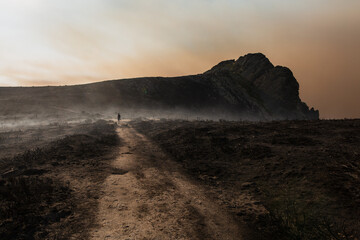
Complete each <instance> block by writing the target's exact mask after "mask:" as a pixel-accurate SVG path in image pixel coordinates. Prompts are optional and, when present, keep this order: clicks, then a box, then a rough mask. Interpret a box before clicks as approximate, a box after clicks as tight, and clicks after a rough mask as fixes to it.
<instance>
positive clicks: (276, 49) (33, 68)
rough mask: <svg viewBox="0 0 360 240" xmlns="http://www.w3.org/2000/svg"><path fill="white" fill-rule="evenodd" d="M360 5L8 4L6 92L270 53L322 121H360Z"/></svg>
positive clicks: (94, 0) (2, 18) (231, 1)
mask: <svg viewBox="0 0 360 240" xmlns="http://www.w3.org/2000/svg"><path fill="white" fill-rule="evenodd" d="M359 12H360V1H359V0H346V1H344V0H292V1H288V0H251V1H249V0H151V1H149V0H72V1H66V0H0V85H1V86H38V85H65V84H80V83H87V82H95V81H101V80H106V79H120V78H130V77H140V76H177V75H189V74H196V73H201V72H204V71H206V70H208V69H209V68H211V67H212V66H213V65H215V64H217V63H218V62H219V61H222V60H226V59H236V58H238V57H239V56H241V55H244V54H246V53H250V52H262V53H264V54H265V55H266V56H267V57H268V58H269V59H270V60H271V61H272V62H273V63H274V64H275V65H284V66H287V67H289V68H290V69H291V70H292V71H293V72H294V75H295V77H296V78H297V80H298V81H299V83H300V94H301V98H302V99H303V100H304V101H305V102H307V103H308V105H310V106H314V107H315V108H317V109H319V110H320V113H321V117H324V118H343V117H348V118H352V117H357V118H360V106H359V103H360V70H359V69H360V14H359Z"/></svg>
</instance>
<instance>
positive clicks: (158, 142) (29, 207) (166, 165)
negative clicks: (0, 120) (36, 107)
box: [0, 120, 360, 240]
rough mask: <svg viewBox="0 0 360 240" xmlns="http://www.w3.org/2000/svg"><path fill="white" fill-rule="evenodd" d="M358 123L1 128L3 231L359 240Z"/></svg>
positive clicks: (29, 235) (3, 235) (33, 235)
mask: <svg viewBox="0 0 360 240" xmlns="http://www.w3.org/2000/svg"><path fill="white" fill-rule="evenodd" d="M359 143H360V120H337V121H281V122H267V123H248V122H229V121H220V122H213V121H192V122H190V121H180V120H178V121H169V120H160V121H132V122H130V123H127V122H126V121H124V122H122V123H120V124H119V126H116V125H114V124H113V123H111V122H106V121H98V122H95V123H91V121H90V122H87V123H85V122H83V123H76V124H65V123H63V124H55V123H53V124H51V125H48V126H38V127H36V126H33V127H30V128H19V129H12V130H9V131H8V130H6V131H3V132H1V133H0V147H1V151H0V154H1V155H0V158H1V160H0V239H10V240H12V239H105V238H106V239H294V240H295V239H317V240H321V239H359V231H358V230H359V229H360V225H359V219H358V216H359V215H360V214H359V213H360V209H359V208H360V184H359V183H360V178H359V177H360V162H359V154H360V147H359V146H360V144H359Z"/></svg>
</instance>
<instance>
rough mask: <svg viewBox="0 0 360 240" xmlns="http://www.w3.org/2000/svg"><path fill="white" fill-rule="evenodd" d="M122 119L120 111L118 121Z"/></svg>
mask: <svg viewBox="0 0 360 240" xmlns="http://www.w3.org/2000/svg"><path fill="white" fill-rule="evenodd" d="M120 119H121V116H120V113H118V122H119V121H120Z"/></svg>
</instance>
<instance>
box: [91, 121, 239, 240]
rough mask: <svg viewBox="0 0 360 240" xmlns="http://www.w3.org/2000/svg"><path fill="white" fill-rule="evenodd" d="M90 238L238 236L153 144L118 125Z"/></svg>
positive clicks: (233, 225)
mask: <svg viewBox="0 0 360 240" xmlns="http://www.w3.org/2000/svg"><path fill="white" fill-rule="evenodd" d="M118 134H119V136H120V137H121V139H122V140H123V142H124V144H123V147H120V149H119V157H118V158H117V159H116V160H115V161H114V163H113V166H114V171H113V174H112V175H110V176H109V177H108V178H107V179H106V180H105V183H104V186H103V191H104V196H103V197H102V198H101V199H100V204H99V212H98V214H97V221H98V224H99V228H98V229H95V230H94V231H93V232H92V234H91V236H92V239H222V240H225V239H243V238H242V237H241V233H240V232H241V230H240V229H239V226H238V223H236V222H235V221H234V220H233V218H232V217H231V216H230V215H228V214H227V213H226V211H225V210H223V209H221V208H220V207H219V206H217V205H216V204H214V203H213V202H211V201H210V200H209V199H208V198H207V197H206V196H205V189H202V188H201V187H199V186H196V185H194V184H193V183H191V181H189V180H188V179H187V177H186V176H184V175H183V174H181V171H180V168H179V166H177V164H176V163H175V162H173V161H171V160H169V159H168V157H167V156H166V154H165V153H163V152H162V151H161V150H160V149H159V148H158V147H157V146H156V145H154V144H153V143H151V142H150V141H149V140H148V139H147V138H146V137H144V136H143V135H141V134H139V133H138V132H136V131H135V130H134V129H133V128H131V127H130V126H128V125H127V123H124V122H123V123H121V125H120V126H119V128H118Z"/></svg>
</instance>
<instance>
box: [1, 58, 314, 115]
mask: <svg viewBox="0 0 360 240" xmlns="http://www.w3.org/2000/svg"><path fill="white" fill-rule="evenodd" d="M0 96H1V98H2V102H3V103H4V104H2V105H1V106H0V113H2V114H11V113H13V112H15V113H18V112H21V113H27V112H28V113H37V112H42V113H44V112H45V113H49V112H54V111H61V110H63V111H66V114H70V113H71V112H78V111H92V112H96V113H102V112H106V111H107V112H113V111H118V110H119V111H122V112H126V111H129V112H135V113H138V115H141V114H143V113H144V112H147V113H149V114H150V115H152V116H154V115H158V113H161V112H164V111H166V112H167V114H169V113H178V114H177V116H179V117H182V115H181V114H183V113H186V114H192V115H194V116H204V117H209V118H212V119H219V118H225V119H226V118H228V119H247V120H279V119H318V118H319V112H318V111H315V110H313V109H311V110H309V108H308V107H307V105H306V104H305V103H303V102H302V101H301V100H300V98H299V84H298V82H297V81H296V79H295V78H294V76H293V74H292V72H291V71H290V70H289V69H288V68H285V67H279V66H277V67H274V66H273V65H272V64H271V62H270V61H269V60H268V59H267V58H266V57H265V56H264V55H263V54H248V55H246V56H243V57H240V58H239V59H238V60H236V61H235V60H229V61H224V62H221V63H219V64H218V65H216V66H215V67H213V68H212V69H211V70H209V71H207V72H205V73H203V74H198V75H192V76H184V77H171V78H162V77H153V78H137V79H124V80H112V81H105V82H98V83H92V84H85V85H77V86H63V87H38V88H0ZM60 114H62V113H60ZM175 115H176V114H175ZM158 116H159V115H158Z"/></svg>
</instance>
